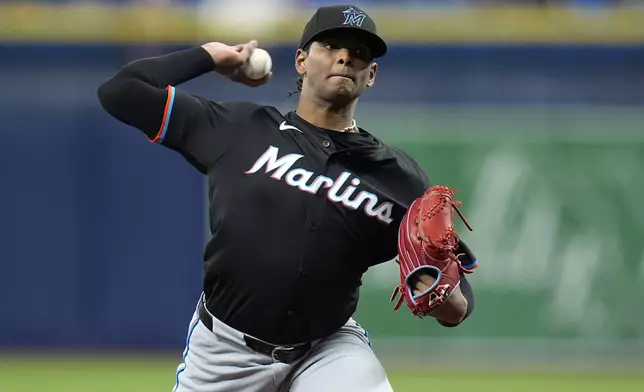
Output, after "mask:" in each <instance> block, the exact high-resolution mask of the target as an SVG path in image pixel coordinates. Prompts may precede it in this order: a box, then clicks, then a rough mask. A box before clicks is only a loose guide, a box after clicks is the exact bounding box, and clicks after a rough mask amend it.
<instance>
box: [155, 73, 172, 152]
mask: <svg viewBox="0 0 644 392" xmlns="http://www.w3.org/2000/svg"><path fill="white" fill-rule="evenodd" d="M166 90H167V91H168V98H167V99H166V103H165V110H164V111H163V119H162V121H161V126H160V127H159V131H158V132H157V134H156V136H155V137H154V138H152V139H149V140H150V141H151V142H152V143H162V142H163V140H164V139H165V135H166V133H167V132H168V126H169V125H170V119H171V116H172V108H173V107H174V97H175V88H174V86H168V87H167V89H166Z"/></svg>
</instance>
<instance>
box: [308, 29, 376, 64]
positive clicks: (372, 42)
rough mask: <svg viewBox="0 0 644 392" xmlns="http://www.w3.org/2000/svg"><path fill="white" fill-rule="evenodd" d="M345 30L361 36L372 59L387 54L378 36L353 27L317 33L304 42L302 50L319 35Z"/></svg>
mask: <svg viewBox="0 0 644 392" xmlns="http://www.w3.org/2000/svg"><path fill="white" fill-rule="evenodd" d="M341 30H345V31H347V32H351V34H357V35H360V36H362V37H361V38H362V40H364V42H365V44H367V46H369V49H371V55H372V56H373V58H378V57H382V56H384V55H385V54H387V44H386V43H385V41H384V40H383V39H382V38H380V36H379V35H378V34H374V33H372V32H371V31H367V30H365V29H361V28H359V27H354V26H334V27H329V28H327V29H324V30H321V31H318V32H317V33H316V34H315V35H314V36H313V37H311V38H310V39H309V40H308V41H307V42H305V43H304V44H303V45H302V48H304V47H306V46H308V45H310V44H311V42H313V41H315V40H316V39H317V38H319V37H320V36H321V35H323V34H325V33H329V32H332V31H341Z"/></svg>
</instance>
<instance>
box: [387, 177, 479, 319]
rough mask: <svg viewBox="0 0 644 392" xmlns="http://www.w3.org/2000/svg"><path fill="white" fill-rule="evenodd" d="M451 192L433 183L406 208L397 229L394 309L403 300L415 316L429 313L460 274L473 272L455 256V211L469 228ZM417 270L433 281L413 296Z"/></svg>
mask: <svg viewBox="0 0 644 392" xmlns="http://www.w3.org/2000/svg"><path fill="white" fill-rule="evenodd" d="M454 192H455V190H454V189H451V188H448V187H446V186H440V185H436V186H432V187H431V188H429V189H427V190H426V191H425V193H424V194H423V196H421V197H419V198H418V199H416V200H415V201H414V202H413V203H412V205H411V206H410V207H409V209H408V210H407V213H406V214H405V216H404V218H403V220H402V222H401V224H400V229H399V232H398V258H397V259H396V262H397V263H398V265H399V267H400V285H398V286H397V287H396V288H395V290H394V292H393V294H392V296H391V301H393V300H394V299H395V298H396V296H397V295H398V294H400V297H399V298H398V302H397V303H396V306H395V307H394V310H398V309H399V308H400V306H401V305H402V303H403V301H406V302H407V306H408V307H409V309H410V310H411V312H412V313H413V314H414V315H416V316H418V317H424V316H427V315H430V314H431V313H432V312H433V311H435V310H436V309H438V308H439V307H440V306H441V305H443V304H444V303H445V301H446V300H447V298H449V296H450V295H451V294H452V292H453V291H454V289H455V288H456V287H458V285H459V284H460V276H459V273H460V272H464V273H471V272H473V271H472V269H467V268H464V267H463V266H462V264H461V262H460V261H459V259H458V256H459V255H458V254H457V250H458V244H459V241H460V237H459V235H458V233H456V231H454V211H456V212H457V213H458V215H459V216H460V217H461V219H462V220H463V222H464V223H465V225H466V226H467V228H468V229H469V230H470V231H471V230H472V228H471V227H470V225H469V223H467V221H466V220H465V218H464V217H463V215H462V214H461V213H460V211H459V210H458V207H459V206H460V205H461V203H460V202H454V201H453V198H454ZM418 272H422V273H425V274H429V275H430V276H432V277H433V278H435V282H434V284H433V285H432V286H431V287H429V288H428V289H427V290H425V291H424V292H422V293H419V294H416V295H414V293H413V290H414V288H413V286H412V281H413V277H414V274H416V273H418Z"/></svg>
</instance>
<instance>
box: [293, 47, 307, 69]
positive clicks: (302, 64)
mask: <svg viewBox="0 0 644 392" xmlns="http://www.w3.org/2000/svg"><path fill="white" fill-rule="evenodd" d="M308 55H309V54H308V52H307V51H305V50H302V49H298V50H297V52H295V70H296V71H297V73H298V74H300V75H301V76H304V74H305V73H306V58H307V57H308Z"/></svg>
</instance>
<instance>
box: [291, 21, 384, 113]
mask: <svg viewBox="0 0 644 392" xmlns="http://www.w3.org/2000/svg"><path fill="white" fill-rule="evenodd" d="M296 67H297V69H298V72H299V73H300V74H301V75H305V82H304V86H305V87H304V88H309V89H312V90H313V91H314V95H316V96H318V97H319V98H322V99H324V100H326V101H328V102H335V103H348V102H351V101H352V100H354V99H356V98H358V97H359V96H360V95H361V94H362V93H363V92H364V90H365V89H367V88H368V87H371V86H372V85H373V83H374V82H375V78H376V72H377V70H378V65H377V64H376V63H375V62H373V57H372V55H371V51H370V50H369V47H368V46H367V45H365V44H364V43H362V42H360V40H359V37H358V36H356V35H353V34H347V33H337V32H336V33H332V34H329V35H326V36H323V37H321V38H319V39H318V40H317V41H316V42H314V43H313V44H312V45H311V48H310V49H309V51H308V53H307V52H303V51H298V55H297V59H296Z"/></svg>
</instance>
